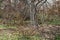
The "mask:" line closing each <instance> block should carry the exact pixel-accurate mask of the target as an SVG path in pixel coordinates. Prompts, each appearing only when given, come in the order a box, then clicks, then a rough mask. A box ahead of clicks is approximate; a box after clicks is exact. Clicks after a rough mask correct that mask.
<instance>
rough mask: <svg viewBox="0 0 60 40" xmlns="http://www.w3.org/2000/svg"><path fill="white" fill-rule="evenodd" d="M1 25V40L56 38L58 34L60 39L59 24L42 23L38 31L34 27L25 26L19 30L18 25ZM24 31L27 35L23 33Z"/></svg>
mask: <svg viewBox="0 0 60 40" xmlns="http://www.w3.org/2000/svg"><path fill="white" fill-rule="evenodd" d="M0 27H1V28H0V40H44V39H48V40H54V39H55V36H56V35H59V36H58V37H56V39H57V38H58V39H59V40H60V26H58V25H46V24H44V25H40V26H39V30H38V32H37V30H36V29H35V30H34V28H30V27H23V26H22V27H21V28H20V30H17V29H16V27H12V28H6V27H5V26H2V25H0ZM33 30H34V31H33ZM21 31H22V32H23V33H21ZM19 32H20V33H19ZM26 32H27V33H26ZM24 33H25V34H27V35H23V34H24ZM29 33H30V34H29ZM58 39H57V40H58Z"/></svg>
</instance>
